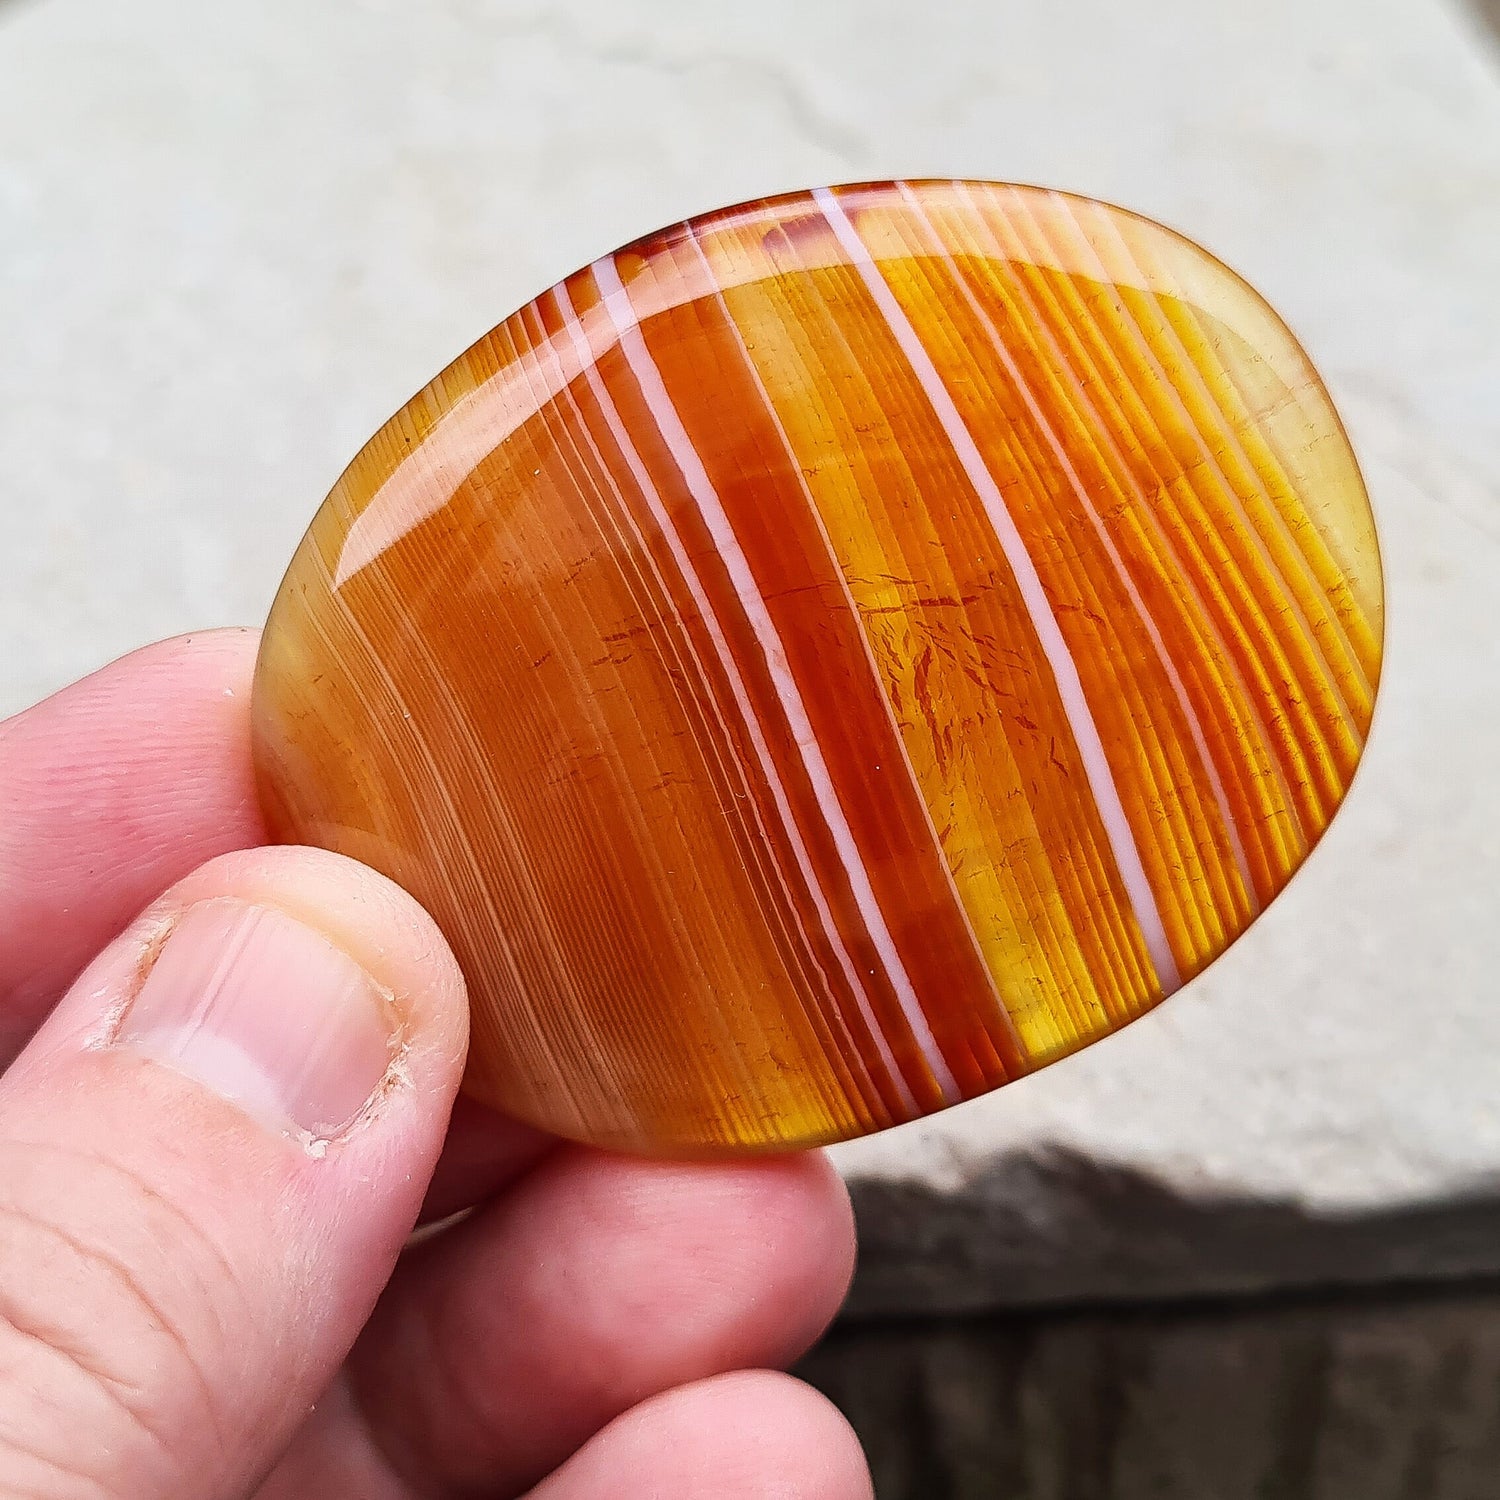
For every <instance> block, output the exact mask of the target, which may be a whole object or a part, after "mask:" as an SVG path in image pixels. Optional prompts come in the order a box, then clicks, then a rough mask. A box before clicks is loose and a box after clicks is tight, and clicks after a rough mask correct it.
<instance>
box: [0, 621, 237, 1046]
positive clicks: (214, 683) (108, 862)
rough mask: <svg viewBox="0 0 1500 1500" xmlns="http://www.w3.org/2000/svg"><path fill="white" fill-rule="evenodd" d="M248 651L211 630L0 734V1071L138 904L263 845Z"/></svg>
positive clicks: (68, 692) (40, 707) (92, 681)
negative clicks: (216, 860) (214, 861)
mask: <svg viewBox="0 0 1500 1500" xmlns="http://www.w3.org/2000/svg"><path fill="white" fill-rule="evenodd" d="M256 641H257V636H256V633H255V632H254V631H251V630H219V631H210V632H208V633H206V634H202V635H194V636H184V637H182V638H180V639H178V640H174V641H163V642H161V643H160V644H158V645H155V646H147V647H146V648H145V649H144V650H142V651H137V652H134V653H133V654H132V655H130V656H126V657H123V658H121V660H119V661H117V662H114V663H113V664H112V665H110V666H107V667H105V668H104V669H103V670H102V671H99V672H95V673H94V674H93V676H91V677H86V678H84V680H83V681H82V682H78V683H75V684H74V685H73V686H72V687H69V688H65V689H64V690H63V691H62V692H60V693H58V694H56V695H55V696H53V697H51V698H48V699H47V700H46V701H45V702H42V703H39V704H37V706H36V707H35V708H31V709H28V710H26V712H25V713H22V714H18V715H17V716H16V717H15V718H13V719H8V720H6V721H5V722H4V723H3V724H0V1067H3V1066H4V1064H5V1063H6V1062H8V1061H9V1060H10V1059H11V1058H12V1057H14V1055H15V1054H16V1052H17V1051H19V1049H20V1048H21V1046H22V1045H24V1043H25V1040H26V1038H27V1037H28V1036H29V1035H30V1034H31V1032H32V1031H33V1030H34V1029H35V1027H36V1025H37V1023H38V1022H39V1021H40V1019H41V1017H42V1015H43V1014H44V1013H45V1011H46V1009H47V1007H48V1006H49V1005H50V1004H51V1003H52V1002H53V1001H54V1000H55V999H56V998H57V996H58V995H59V994H61V993H62V991H63V990H64V989H65V988H66V987H67V985H68V984H69V983H70V982H71V981H72V979H73V977H74V976H75V975H76V974H77V973H78V971H79V969H81V968H82V967H83V965H84V964H85V963H87V962H88V961H89V960H90V959H91V958H92V957H93V956H94V954H96V953H97V952H98V951H99V949H100V948H102V947H103V946H104V944H105V943H106V942H108V941H109V940H110V939H111V938H112V937H114V936H115V934H116V933H118V932H119V931H120V930H121V928H123V927H124V925H125V924H126V923H127V922H128V921H130V920H131V918H132V917H134V916H135V914H136V913H137V912H138V911H140V910H141V908H142V907H143V906H145V905H146V904H147V902H149V901H153V900H155V899H156V897H157V896H158V895H160V893H161V892H162V891H163V890H165V889H166V888H167V886H169V885H170V884H171V883H172V882H173V881H174V880H177V879H180V878H181V877H182V876H183V875H186V874H187V873H188V871H190V870H192V869H194V868H196V867H197V866H198V865H199V864H201V863H202V862H203V861H204V860H206V859H208V858H210V857H212V856H213V855H215V854H220V853H223V852H224V851H225V850H228V849H239V848H245V847H248V846H250V845H252V844H257V843H263V842H264V841H265V832H264V829H263V827H262V825H261V820H260V814H259V811H258V810H257V807H256V801H255V791H254V785H253V781H252V777H251V770H250V720H249V712H250V676H251V671H252V669H253V666H254V661H255V648H256Z"/></svg>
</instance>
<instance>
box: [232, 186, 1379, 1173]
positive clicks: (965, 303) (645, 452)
mask: <svg viewBox="0 0 1500 1500" xmlns="http://www.w3.org/2000/svg"><path fill="white" fill-rule="evenodd" d="M1381 620H1382V608H1381V583H1380V575H1379V562H1378V557H1377V552H1376V545H1375V537H1374V530H1373V522H1372V519H1371V516H1370V511H1369V507H1368V504H1367V502H1366V500H1365V496H1364V491H1363V487H1362V485H1361V483H1360V479H1359V475H1358V472H1357V469H1356V467H1355V464H1354V461H1353V458H1352V455H1351V454H1350V451H1349V448H1348V445H1347V443H1346V442H1345V440H1344V438H1343V434H1342V431H1341V429H1340V427H1339V423H1338V420H1337V417H1336V416H1335V414H1334V412H1333V410H1332V407H1331V405H1330V404H1329V401H1328V398H1327V396H1326V394H1325V393H1324V391H1323V388H1322V386H1321V384H1320V383H1319V381H1318V379H1317V377H1316V376H1315V374H1314V373H1313V371H1312V369H1311V368H1310V366H1309V365H1308V364H1307V362H1306V359H1305V358H1304V356H1303V355H1302V353H1301V352H1300V350H1299V349H1298V347H1297V346H1296V344H1295V343H1294V341H1293V340H1292V339H1291V337H1290V336H1289V335H1288V334H1287V332H1286V330H1285V329H1284V327H1283V326H1282V325H1281V324H1280V322H1279V321H1278V320H1277V319H1276V318H1275V316H1274V315H1273V314H1272V313H1271V312H1270V311H1269V310H1268V309H1267V308H1266V307H1265V305H1264V303H1262V302H1261V301H1260V300H1259V298H1257V297H1256V296H1255V294H1254V293H1253V292H1251V291H1250V290H1249V289H1248V288H1247V287H1246V286H1245V285H1244V284H1243V283H1242V282H1240V281H1239V280H1238V279H1237V278H1235V277H1234V276H1233V275H1231V274H1230V273H1229V272H1227V271H1226V270H1225V269H1224V268H1223V267H1222V266H1220V265H1219V264H1218V263H1217V262H1216V261H1214V260H1213V259H1212V258H1211V257H1209V256H1208V255H1206V254H1205V253H1204V252H1202V251H1201V250H1199V249H1197V248H1196V247H1195V246H1192V245H1191V244H1189V243H1188V242H1186V241H1184V240H1182V239H1181V238H1179V237H1177V236H1175V235H1173V234H1171V233H1170V232H1169V231H1166V230H1164V229H1162V228H1160V227H1159V226H1157V225H1154V224H1151V223H1149V222H1147V221H1144V220H1142V219H1139V218H1137V217H1135V216H1133V215H1130V214H1126V213H1124V212H1122V211H1119V210H1114V209H1109V208H1106V207H1103V206H1101V205H1099V204H1096V203H1092V202H1090V201H1087V200H1083V199H1078V198H1070V197H1065V196H1063V195H1060V194H1056V193H1049V192H1046V191H1042V190H1035V189H1021V188H1014V187H1008V186H1002V185H994V184H976V183H948V182H944V183H921V184H884V185H875V186H866V187H858V188H849V189H840V190H837V191H834V192H827V191H819V192H817V193H814V194H810V195H801V194H799V195H792V196H788V197H785V198H781V199H776V200H768V201H763V202H757V203H753V204H749V205H745V206H743V207H740V208H736V209H731V210H726V211H723V212H721V213H716V214H712V215H708V216H705V217H703V218H701V219H698V220H695V221H692V222H691V223H689V224H684V225H679V226H676V227H674V228H672V229H669V230H666V231H663V232H662V233H660V234H658V235H655V236H652V237H650V238H648V239H646V240H643V241H640V242H638V243H637V244H635V245H633V246H631V247H629V248H628V249H626V250H623V251H621V252H619V253H617V254H615V255H613V256H607V257H605V258H604V259H602V260H600V261H598V262H596V263H595V264H594V265H593V266H591V267H589V268H588V269H587V270H585V271H583V272H580V273H578V274H577V275H575V276H573V277H571V278H569V279H568V280H567V281H566V282H565V283H563V284H561V285H560V286H558V287H556V288H554V289H553V290H552V291H551V292H548V293H546V294H544V295H543V296H542V297H540V298H538V299H537V300H536V301H535V302H534V303H532V304H531V305H529V306H528V307H526V308H524V309H523V310H522V311H521V312H519V313H517V314H516V315H515V316H514V317H513V318H511V319H509V320H508V321H507V322H506V323H504V324H502V325H501V326H500V327H499V328H497V329H496V330H494V332H493V333H491V334H490V335H489V336H488V337H487V338H485V339H483V340H481V341H480V342H479V343H478V344H476V345H475V346H474V347H473V348H472V349H470V350H469V351H468V353H467V354H465V355H464V356H463V357H462V358H460V359H459V360H458V361H457V362H456V363H455V364H454V365H452V366H451V367H450V368H449V369H448V370H447V371H445V372H444V374H443V375H442V376H441V377H439V379H438V380H437V381H435V382H434V383H433V384H432V385H431V386H429V387H428V388H427V389H426V390H425V391H423V392H422V393H421V394H420V395H419V396H417V397H416V398H415V399H414V400H413V401H412V402H411V403H409V404H408V405H407V407H405V408H404V409H403V410H402V411H401V412H400V413H398V414H397V416H396V417H395V418H393V419H392V421H391V422H390V423H388V424H387V425H386V427H385V428H384V429H382V431H381V432H380V433H379V434H378V435H377V436H376V437H375V438H374V439H373V440H372V441H371V442H370V443H369V445H368V446H367V447H366V448H365V449H364V450H363V452H361V454H360V455H359V456H358V458H357V459H356V460H355V461H354V463H353V464H352V465H351V466H350V468H349V470H348V471H347V472H346V474H345V475H344V477H343V478H342V480H341V481H340V483H339V485H338V486H337V488H336V489H335V491H334V492H333V494H332V495H331V496H330V498H329V500H328V502H327V503H326V504H325V506H324V508H323V510H322V511H321V512H320V513H319V516H318V518H317V520H316V521H315V523H314V525H313V527H312V530H311V531H310V532H309V534H308V537H307V539H306V541H305V542H304V544H303V546H302V548H301V550H300V551H299V553H298V555H297V558H296V560H295V562H294V564H293V566H292V569H291V572H290V573H289V575H288V578H287V581H286V584H285V585H284V587H283V590H282V592H281V594H280V596H279V598H278V601H277V604H276V606H275V609H274V610H273V612H272V617H271V621H270V625H269V627H268V631H267V635H266V640H265V645H264V647H263V653H262V661H261V667H260V673H259V678H258V683H257V703H256V715H255V720H256V753H257V759H258V765H259V770H260V774H261V779H262V788H263V793H264V799H265V802H266V805H267V808H268V811H269V814H270V816H271V819H272V823H273V826H274V829H275V831H276V832H277V833H278V834H279V835H280V836H282V837H284V838H288V839H293V840H299V841H310V842H317V843H322V844H327V845H329V846H331V847H334V848H337V849H340V850H343V851H344V852H347V853H350V854H353V855H355V856H357V857H359V858H362V859H364V860H366V861H368V862H369V863H372V864H374V865H376V866H377V867H378V868H380V869H382V870H384V871H386V873H388V874H390V875H392V876H393V877H394V878H395V879H397V880H398V881H400V882H401V883H402V884H404V885H405V886H406V887H407V888H408V889H410V890H412V891H413V892H414V893H415V894H416V895H417V896H418V898H419V899H421V900H422V901H423V902H424V904H426V905H427V906H428V908H429V909H430V910H431V911H432V912H433V913H434V914H435V915H436V916H437V918H438V920H439V921H440V923H441V924H442V925H443V927H444V930H445V932H446V933H447V934H448V936H449V938H450V939H451V940H452V942H453V943H454V946H455V948H456V950H457V952H458V954H459V957H460V959H461V961H462V962H463V964H464V967H465V970H466V973H467V975H468V977H469V981H470V986H471V994H472V1000H473V1006H474V1052H473V1057H472V1062H471V1069H470V1083H471V1087H472V1088H473V1089H474V1090H475V1091H476V1092H477V1093H479V1094H480V1095H481V1096H483V1097H485V1098H487V1099H488V1100H490V1101H491V1102H493V1103H496V1104H498V1105H499V1106H501V1107H503V1108H504V1109H506V1110H508V1111H510V1112H512V1113H515V1114H518V1115H520V1116H522V1117H524V1118H526V1119H528V1120H531V1121H534V1122H536V1123H538V1124H542V1125H545V1126H547V1127H549V1128H551V1129H554V1130H557V1131H560V1132H561V1133H563V1134H566V1135H570V1136H577V1137H581V1138H585V1139H590V1140H595V1141H601V1142H606V1143H608V1144H611V1145H616V1146H625V1147H636V1148H645V1149H656V1150H689V1151H691V1150H712V1149H730V1148H750V1147H762V1146H784V1145H792V1144H805V1143H809V1142H814V1141H826V1140H832V1139H839V1138H844V1137H848V1136H852V1135H858V1134H863V1133H867V1132H870V1131H873V1130H878V1129H880V1128H882V1127H884V1126H888V1125H891V1124H895V1123H899V1122H901V1121H903V1120H907V1119H911V1118H913V1117H915V1116H918V1115H921V1114H925V1113H929V1112H931V1111H933V1110H936V1109H939V1108H942V1107H944V1106H945V1105H948V1104H952V1103H955V1102H957V1101H958V1100H960V1099H964V1098H969V1097H972V1096H974V1095H976V1094H980V1093H983V1092H986V1091H988V1090H990V1089H992V1088H994V1087H996V1086H997V1085H999V1084H1001V1083H1004V1082H1006V1081H1008V1080H1010V1079H1012V1078H1015V1077H1017V1076H1019V1075H1020V1074H1022V1073H1025V1072H1027V1071H1029V1070H1031V1069H1033V1068H1035V1067H1036V1066H1038V1065H1039V1064H1042V1063H1045V1062H1048V1061H1050V1060H1052V1059H1053V1058H1056V1057H1058V1056H1060V1055H1062V1054H1064V1053H1067V1052H1070V1051H1073V1050H1075V1049H1077V1048H1078V1047H1080V1046H1083V1045H1085V1044H1087V1043H1088V1042H1090V1041H1092V1040H1094V1039H1095V1038H1097V1037H1099V1036H1102V1035H1104V1034H1106V1033H1108V1032H1109V1031H1112V1030H1114V1029H1116V1028H1118V1027H1119V1026H1121V1025H1123V1024H1124V1023H1125V1022H1127V1021H1128V1020H1130V1019H1132V1018H1133V1017H1134V1016H1136V1015H1138V1014H1140V1013H1141V1012H1142V1011H1143V1010H1145V1009H1146V1008H1148V1007H1150V1006H1151V1005H1153V1004H1155V1003H1156V1002H1157V1001H1158V1000H1159V999H1161V998H1162V996H1163V995H1165V994H1168V993H1170V992H1171V991H1172V990H1173V989H1175V988H1176V987H1177V986H1178V984H1179V983H1180V982H1181V981H1182V980H1183V979H1185V978H1188V977H1191V976H1192V975H1193V974H1195V973H1196V972H1197V971H1198V970H1199V969H1201V968H1202V967H1203V966H1204V965H1205V964H1206V963H1208V962H1209V961H1210V960H1211V959H1213V958H1214V957H1216V956H1217V955H1218V954H1219V953H1220V952H1221V951H1222V950H1223V949H1224V947H1225V946H1226V945H1227V944H1228V943H1229V942H1230V941H1232V940H1233V938H1234V937H1235V936H1236V935H1237V934H1238V933H1239V932H1240V931H1242V930H1243V928H1244V927H1245V926H1246V925H1247V923H1248V922H1249V921H1250V920H1251V919H1252V917H1253V916H1254V915H1255V914H1256V913H1257V912H1258V911H1259V910H1260V909H1261V908H1262V907H1263V906H1264V905H1265V903H1266V902H1267V901H1269V900H1270V899H1271V898H1272V897H1273V896H1274V895H1276V893H1277V892H1278V891H1279V890H1280V889H1281V888H1282V886H1283V885H1284V884H1285V882H1286V881H1287V879H1288V878H1289V877H1290V875H1291V874H1292V873H1293V871H1295V869H1296V868H1297V866H1298V865H1299V864H1300V863H1301V861H1302V859H1303V858H1304V857H1305V855H1306V853H1307V851H1308V849H1309V848H1310V847H1311V846H1312V845H1313V843H1315V842H1316V840H1317V839H1318V837H1319V836H1320V835H1321V833H1322V832H1323V829H1324V828H1325V827H1326V825H1327V822H1328V820H1329V818H1330V817H1331V816H1332V814H1333V812H1334V810H1335V809H1336V807H1337V806H1338V803H1339V801H1340V800H1341V798H1342V796H1343V794H1344V791H1345V789H1346V788H1347V786H1348V784H1349V780H1350V777H1351V776H1352V774H1353V771H1354V768H1355V765H1356V763H1357V761H1358V758H1359V754H1360V751H1361V748H1362V746H1363V743H1364V736H1365V733H1366V730H1367V728H1368V725H1369V718H1370V712H1371V708H1372V704H1373V695H1374V689H1375V683H1376V679H1377V676H1378V671H1379V656H1380V636H1381Z"/></svg>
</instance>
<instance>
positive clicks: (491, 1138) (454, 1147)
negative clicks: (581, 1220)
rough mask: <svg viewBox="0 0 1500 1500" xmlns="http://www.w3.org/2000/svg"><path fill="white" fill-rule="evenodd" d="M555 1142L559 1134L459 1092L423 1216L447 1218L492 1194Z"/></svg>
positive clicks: (425, 1218) (426, 1218) (428, 1220)
mask: <svg viewBox="0 0 1500 1500" xmlns="http://www.w3.org/2000/svg"><path fill="white" fill-rule="evenodd" d="M557 1144H558V1140H557V1137H556V1136H555V1135H546V1134H544V1133H543V1132H542V1131H540V1130H536V1129H534V1128H533V1127H532V1126H530V1125H523V1124H522V1123H521V1122H520V1121H519V1120H512V1119H509V1118H507V1117H506V1116H505V1115H497V1114H496V1113H495V1111H494V1110H492V1109H489V1108H487V1107H486V1106H485V1105H483V1104H480V1103H479V1102H478V1100H476V1099H471V1098H469V1097H468V1096H467V1095H463V1096H461V1097H460V1098H459V1099H458V1101H457V1102H456V1103H455V1104H454V1106H453V1118H452V1120H451V1121H450V1122H449V1125H448V1139H447V1140H446V1141H445V1142H444V1144H443V1154H442V1156H441V1157H440V1158H439V1159H438V1164H437V1171H435V1172H434V1173H433V1175H432V1185H431V1187H429V1188H428V1190H427V1200H426V1202H425V1203H423V1205H422V1222H423V1223H424V1224H430V1223H434V1222H435V1221H437V1220H439V1219H446V1218H448V1217H450V1216H451V1215H453V1214H456V1213H458V1212H459V1211H460V1210H461V1209H465V1208H472V1207H473V1206H474V1205H475V1204H476V1203H482V1202H484V1200H485V1199H487V1198H492V1197H493V1196H494V1195H495V1194H496V1193H498V1192H500V1191H501V1190H502V1189H503V1188H504V1187H506V1186H507V1185H508V1184H509V1183H511V1182H514V1181H515V1179H516V1178H517V1177H519V1176H520V1175H521V1174H522V1173H523V1172H525V1171H527V1170H528V1169H530V1168H531V1167H533V1166H535V1165H536V1163H537V1162H538V1161H540V1160H541V1159H542V1157H544V1156H545V1155H546V1154H547V1153H548V1152H549V1151H551V1150H553V1149H554V1148H555V1147H556V1146H557Z"/></svg>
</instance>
